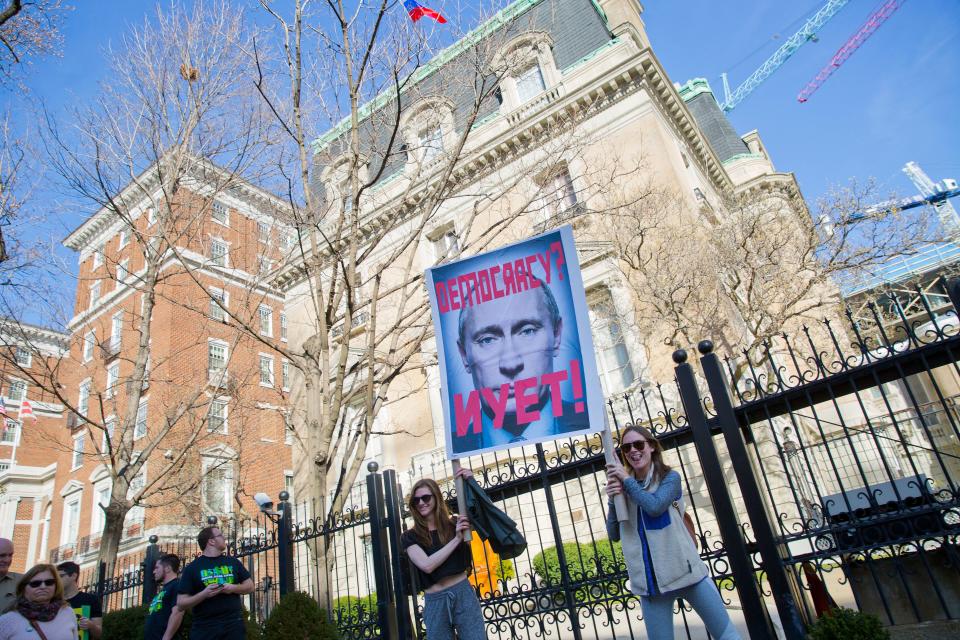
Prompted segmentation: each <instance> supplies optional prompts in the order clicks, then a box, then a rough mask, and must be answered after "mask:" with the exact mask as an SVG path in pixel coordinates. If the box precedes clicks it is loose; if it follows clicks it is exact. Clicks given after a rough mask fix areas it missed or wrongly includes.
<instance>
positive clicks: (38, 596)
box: [17, 564, 63, 604]
mask: <svg viewBox="0 0 960 640" xmlns="http://www.w3.org/2000/svg"><path fill="white" fill-rule="evenodd" d="M17 598H18V599H19V598H24V599H26V600H27V601H28V602H31V603H34V604H46V603H48V602H50V601H51V600H63V583H62V582H60V576H59V575H58V574H57V568H56V567H54V566H53V565H52V564H38V565H34V566H33V567H30V570H29V571H27V572H26V573H25V574H23V577H22V578H20V582H18V583H17Z"/></svg>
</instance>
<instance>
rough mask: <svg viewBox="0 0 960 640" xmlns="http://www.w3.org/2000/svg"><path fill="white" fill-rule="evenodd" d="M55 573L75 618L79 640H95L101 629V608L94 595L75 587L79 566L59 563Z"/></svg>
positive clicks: (73, 563) (78, 576)
mask: <svg viewBox="0 0 960 640" xmlns="http://www.w3.org/2000/svg"><path fill="white" fill-rule="evenodd" d="M57 573H59V574H60V581H61V582H62V583H63V598H64V600H66V601H67V602H69V603H70V607H71V608H72V609H73V613H74V614H75V615H76V616H77V630H78V631H79V634H78V635H79V637H80V640H97V638H99V637H100V633H101V630H102V628H103V627H102V624H103V606H102V605H101V604H100V599H99V598H98V597H96V596H95V595H92V594H89V593H86V592H85V591H80V587H79V586H78V585H77V580H79V579H80V565H78V564H77V563H76V562H61V563H60V564H58V565H57Z"/></svg>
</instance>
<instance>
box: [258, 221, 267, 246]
mask: <svg viewBox="0 0 960 640" xmlns="http://www.w3.org/2000/svg"><path fill="white" fill-rule="evenodd" d="M257 238H258V239H259V240H260V242H263V243H266V244H269V242H270V224H269V223H267V222H263V221H262V220H261V221H259V222H257Z"/></svg>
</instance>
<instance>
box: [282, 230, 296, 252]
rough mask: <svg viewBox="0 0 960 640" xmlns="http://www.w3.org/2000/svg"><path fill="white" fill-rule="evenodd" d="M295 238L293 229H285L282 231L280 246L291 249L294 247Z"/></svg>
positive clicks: (287, 249)
mask: <svg viewBox="0 0 960 640" xmlns="http://www.w3.org/2000/svg"><path fill="white" fill-rule="evenodd" d="M293 245H294V239H293V231H283V232H281V233H280V248H281V249H283V250H284V251H289V250H290V249H292V248H293Z"/></svg>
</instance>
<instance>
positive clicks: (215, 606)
mask: <svg viewBox="0 0 960 640" xmlns="http://www.w3.org/2000/svg"><path fill="white" fill-rule="evenodd" d="M249 578H250V572H248V571H247V569H246V567H244V566H243V564H242V563H241V562H240V561H239V560H237V559H236V558H233V557H230V556H218V557H216V558H210V557H208V556H200V557H199V558H197V559H196V560H194V561H193V562H191V563H190V564H188V565H187V568H186V569H184V570H183V573H182V574H180V585H179V587H178V589H177V592H178V593H182V594H185V595H188V596H193V595H196V594H198V593H200V592H201V591H203V590H204V589H206V588H207V587H208V586H209V585H211V584H241V583H242V582H245V581H246V580H247V579H249ZM242 618H243V604H242V603H241V601H240V596H239V595H238V594H236V593H221V594H220V595H217V596H214V597H212V598H209V599H207V600H204V601H203V602H201V603H200V604H198V605H197V606H195V607H194V608H193V626H194V628H196V627H199V626H202V625H203V624H205V623H207V622H211V621H212V622H215V623H219V622H220V621H222V620H224V619H230V620H236V619H242Z"/></svg>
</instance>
